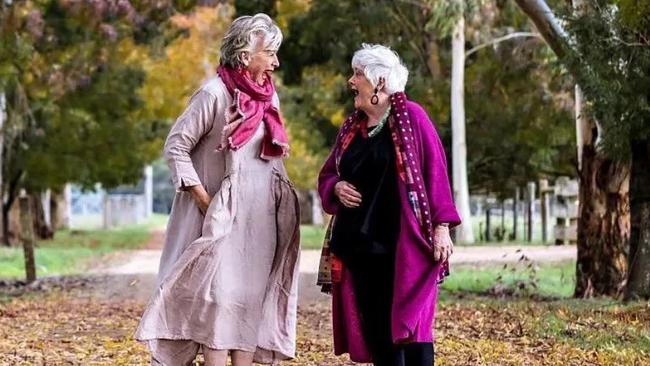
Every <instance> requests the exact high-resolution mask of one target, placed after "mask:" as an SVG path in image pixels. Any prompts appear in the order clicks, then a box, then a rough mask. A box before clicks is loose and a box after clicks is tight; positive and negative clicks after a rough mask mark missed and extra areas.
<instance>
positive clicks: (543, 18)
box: [515, 0, 569, 58]
mask: <svg viewBox="0 0 650 366" xmlns="http://www.w3.org/2000/svg"><path fill="white" fill-rule="evenodd" d="M515 2H516V3H517V5H519V7H520V8H521V10H523V11H524V13H526V15H528V17H529V18H530V20H532V21H533V23H535V26H536V27H537V30H538V31H539V33H540V35H541V36H542V37H543V38H544V40H545V41H546V43H548V45H549V46H550V47H551V49H553V52H555V54H556V55H557V56H558V57H559V58H562V57H563V56H564V55H565V54H566V52H567V50H568V48H569V45H568V43H567V34H566V32H565V31H564V28H562V25H560V22H559V21H558V19H557V18H556V17H555V15H554V14H553V11H552V10H551V8H549V7H548V5H547V4H546V1H544V0H515Z"/></svg>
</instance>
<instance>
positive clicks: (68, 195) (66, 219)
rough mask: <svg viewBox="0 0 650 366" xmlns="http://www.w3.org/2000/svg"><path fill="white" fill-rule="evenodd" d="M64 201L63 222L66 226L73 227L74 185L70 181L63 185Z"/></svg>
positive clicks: (67, 227)
mask: <svg viewBox="0 0 650 366" xmlns="http://www.w3.org/2000/svg"><path fill="white" fill-rule="evenodd" d="M63 201H64V202H65V203H64V204H65V207H64V208H63V210H62V214H63V217H62V218H61V224H62V225H63V227H64V228H66V229H70V228H71V227H72V185H71V184H70V183H67V184H66V185H65V187H63Z"/></svg>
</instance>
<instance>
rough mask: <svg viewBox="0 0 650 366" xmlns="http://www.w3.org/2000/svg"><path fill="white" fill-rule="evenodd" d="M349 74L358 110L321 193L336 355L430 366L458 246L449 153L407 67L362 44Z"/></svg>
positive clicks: (386, 365)
mask: <svg viewBox="0 0 650 366" xmlns="http://www.w3.org/2000/svg"><path fill="white" fill-rule="evenodd" d="M352 70H353V75H352V77H351V78H350V79H349V80H348V84H349V86H350V89H351V90H352V91H353V93H354V107H355V111H354V112H353V113H352V114H351V115H350V116H349V117H348V118H347V120H346V121H345V122H344V123H343V126H342V127H341V129H340V131H339V134H338V137H337V140H336V144H335V146H334V148H333V150H332V153H331V154H330V156H329V158H328V159H327V161H326V163H325V165H324V166H323V168H322V170H321V172H320V175H319V179H318V190H319V193H320V197H321V200H322V203H323V208H324V209H325V211H326V212H327V213H330V214H332V215H334V216H333V219H332V221H330V227H329V229H328V234H327V237H326V240H325V245H324V248H323V255H322V257H321V268H320V271H319V284H321V285H323V289H324V291H326V292H331V293H332V295H333V297H332V300H333V301H332V305H333V311H332V312H333V318H334V319H333V320H334V321H333V328H334V329H333V330H334V351H335V353H336V354H337V355H338V354H343V353H349V354H350V358H351V359H352V360H353V361H356V362H372V363H374V365H376V366H424V365H426V366H431V365H432V364H433V359H434V353H433V331H432V325H433V321H434V317H435V309H436V299H437V293H438V283H439V282H440V281H441V280H442V279H443V278H444V277H445V276H446V274H447V273H448V265H447V259H448V257H449V255H450V254H451V252H452V250H453V244H452V241H451V238H450V235H449V228H450V227H452V226H454V225H458V224H459V223H460V218H459V216H458V213H457V212H456V208H455V206H454V203H453V200H452V195H451V189H450V186H449V179H448V176H447V162H446V158H445V152H444V149H443V146H442V144H441V142H440V139H439V137H438V135H437V133H436V130H435V128H434V125H433V123H432V122H431V120H430V119H429V117H428V116H427V114H426V112H425V111H424V109H423V108H422V107H421V106H419V105H418V104H417V103H415V102H413V101H410V100H408V99H407V97H406V95H405V94H404V87H405V85H406V81H407V78H408V70H407V69H406V67H405V66H404V65H403V64H402V62H401V61H400V59H399V57H398V55H397V54H396V53H395V52H394V51H392V50H391V49H389V48H387V47H385V46H382V45H367V44H364V45H363V46H362V48H361V49H359V50H358V51H357V52H356V53H355V54H354V57H353V58H352Z"/></svg>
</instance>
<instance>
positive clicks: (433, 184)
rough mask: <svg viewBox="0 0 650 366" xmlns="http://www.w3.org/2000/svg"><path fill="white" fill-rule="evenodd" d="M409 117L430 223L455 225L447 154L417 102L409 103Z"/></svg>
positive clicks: (456, 216) (455, 215)
mask: <svg viewBox="0 0 650 366" xmlns="http://www.w3.org/2000/svg"><path fill="white" fill-rule="evenodd" d="M409 117H410V118H411V121H412V123H413V124H414V125H415V126H416V128H417V131H418V134H419V135H420V136H419V141H420V143H419V146H418V150H419V153H420V165H421V170H422V178H423V179H424V184H425V190H426V191H427V195H428V198H429V206H430V207H431V219H432V220H433V223H432V224H433V225H434V226H435V225H437V224H442V223H448V224H449V227H454V226H456V225H459V224H460V216H459V215H458V212H457V211H456V205H455V204H454V199H453V195H452V193H451V187H450V183H449V176H448V174H447V157H446V154H445V149H444V146H443V145H442V142H441V141H440V137H439V136H438V133H437V132H436V129H435V127H434V125H433V122H432V121H431V120H430V119H429V117H428V116H427V114H426V112H425V111H424V109H423V108H422V107H420V106H419V105H417V104H415V103H413V104H412V105H411V106H410V108H409Z"/></svg>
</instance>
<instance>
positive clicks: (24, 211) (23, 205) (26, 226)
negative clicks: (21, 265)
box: [19, 195, 36, 283]
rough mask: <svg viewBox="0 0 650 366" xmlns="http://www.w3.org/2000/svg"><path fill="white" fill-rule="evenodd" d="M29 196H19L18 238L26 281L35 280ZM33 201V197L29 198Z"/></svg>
mask: <svg viewBox="0 0 650 366" xmlns="http://www.w3.org/2000/svg"><path fill="white" fill-rule="evenodd" d="M30 198H31V197H29V196H26V195H25V196H21V197H20V199H19V203H20V226H21V235H20V240H21V241H22V243H23V254H24V257H25V277H26V280H27V283H32V282H34V281H36V261H35V260H34V233H33V232H32V225H31V223H32V217H31V212H30V211H31V207H30V206H31V205H30V202H29V201H30ZM31 201H33V199H31Z"/></svg>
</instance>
